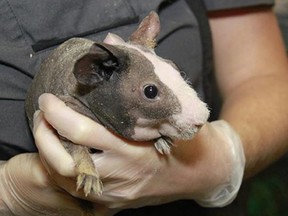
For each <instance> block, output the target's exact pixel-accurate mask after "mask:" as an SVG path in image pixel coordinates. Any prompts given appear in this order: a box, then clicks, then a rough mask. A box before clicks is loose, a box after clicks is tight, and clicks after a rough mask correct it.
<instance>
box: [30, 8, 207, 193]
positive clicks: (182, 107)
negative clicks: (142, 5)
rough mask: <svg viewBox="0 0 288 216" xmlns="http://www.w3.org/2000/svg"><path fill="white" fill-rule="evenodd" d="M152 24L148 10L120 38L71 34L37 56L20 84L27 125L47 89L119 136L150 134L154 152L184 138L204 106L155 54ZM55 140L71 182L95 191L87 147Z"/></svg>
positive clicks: (203, 115)
mask: <svg viewBox="0 0 288 216" xmlns="http://www.w3.org/2000/svg"><path fill="white" fill-rule="evenodd" d="M159 31H160V22H159V17H158V15H157V14H156V13H155V12H151V13H150V14H149V15H148V16H147V17H146V18H144V19H143V21H142V22H141V23H140V25H139V27H138V29H137V30H136V31H135V32H134V33H133V34H132V35H131V36H130V38H129V41H128V42H125V41H124V40H122V39H121V38H120V37H119V36H117V35H113V34H108V36H107V37H106V39H105V40H104V41H103V42H102V43H97V42H94V41H91V40H87V39H83V38H73V39H70V40H68V41H66V42H65V43H63V44H62V45H60V46H59V47H58V48H57V49H55V50H54V51H53V53H52V54H51V55H50V56H49V57H48V58H47V59H46V60H45V61H44V62H43V64H42V65H41V69H40V71H39V72H38V73H37V74H36V76H35V78H34V80H33V83H32V86H31V88H30V90H29V91H28V94H27V99H26V112H27V116H28V119H29V124H30V127H33V113H34V112H35V111H36V110H37V109H39V107H38V103H37V101H38V98H39V96H40V95H41V94H43V93H45V92H46V93H47V92H49V93H52V94H54V95H56V96H58V97H59V98H60V99H62V100H63V101H64V102H65V103H66V105H67V106H69V107H71V108H72V109H74V110H76V111H77V112H79V113H81V114H84V115H86V116H88V117H90V118H91V119H93V120H95V121H97V122H99V123H101V124H103V125H104V126H105V127H107V128H108V129H110V130H111V131H113V132H115V133H117V134H119V135H121V136H123V137H125V138H127V139H131V140H136V141H148V140H154V142H155V147H156V149H157V150H158V151H159V152H160V153H161V154H169V152H170V147H171V145H172V144H173V140H175V139H191V138H192V137H193V135H194V134H195V133H196V132H197V131H198V130H199V128H200V127H201V125H202V124H203V123H204V122H205V121H206V120H207V118H208V115H209V111H208V109H207V107H206V104H205V103H203V102H202V101H201V100H200V99H199V98H198V97H197V94H196V92H195V91H194V90H193V89H192V88H191V87H190V86H189V85H188V84H187V83H186V82H185V80H184V79H183V78H182V77H181V75H180V72H179V69H178V68H177V67H176V65H175V64H174V63H173V62H171V61H170V60H166V59H163V58H161V57H159V56H157V55H156V54H155V52H154V47H155V45H156V37H157V35H158V33H159ZM98 136H100V135H98ZM60 139H61V142H62V143H63V145H64V147H65V149H66V150H67V151H68V152H69V153H70V154H71V156H72V157H73V159H74V161H75V169H76V172H77V174H78V177H77V189H79V188H83V189H84V192H85V195H86V196H87V195H88V194H89V193H90V192H95V193H98V194H101V191H102V187H103V186H102V183H101V180H100V177H99V175H98V173H97V170H96V168H95V165H94V163H93V161H92V159H91V157H90V154H91V152H90V151H89V149H88V148H87V147H84V146H81V145H76V144H73V143H72V142H70V141H69V140H67V139H65V138H64V137H60ZM95 139H97V136H96V137H95ZM115 169H117V167H115Z"/></svg>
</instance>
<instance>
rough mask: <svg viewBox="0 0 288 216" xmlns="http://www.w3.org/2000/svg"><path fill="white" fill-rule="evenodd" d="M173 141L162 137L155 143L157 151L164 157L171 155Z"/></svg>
mask: <svg viewBox="0 0 288 216" xmlns="http://www.w3.org/2000/svg"><path fill="white" fill-rule="evenodd" d="M172 145H173V142H172V140H171V139H170V138H169V137H160V138H158V139H157V140H156V142H155V143H154V146H155V148H156V150H157V151H158V152H159V153H160V154H162V155H164V154H165V155H168V154H170V153H171V146H172Z"/></svg>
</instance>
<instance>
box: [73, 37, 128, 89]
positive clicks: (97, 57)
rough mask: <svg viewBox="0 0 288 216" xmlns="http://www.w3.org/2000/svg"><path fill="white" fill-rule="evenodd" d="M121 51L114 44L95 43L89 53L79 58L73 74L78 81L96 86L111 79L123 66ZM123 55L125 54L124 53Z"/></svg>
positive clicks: (85, 84)
mask: <svg viewBox="0 0 288 216" xmlns="http://www.w3.org/2000/svg"><path fill="white" fill-rule="evenodd" d="M120 52H121V51H119V49H117V48H116V47H114V46H111V45H106V44H105V45H104V44H98V43H94V44H93V45H92V46H91V48H90V50H89V51H88V53H86V54H84V55H83V56H82V57H81V58H80V59H78V60H77V61H76V63H75V65H74V69H73V74H74V76H75V78H76V79H77V81H78V83H79V84H81V85H84V86H90V87H95V86H96V85H97V84H98V83H100V82H103V81H104V80H106V81H107V80H109V79H110V77H111V76H112V74H113V73H114V72H119V71H120V67H122V59H121V57H117V56H116V55H114V53H115V54H117V55H118V56H119V55H121V54H120ZM122 55H123V54H122Z"/></svg>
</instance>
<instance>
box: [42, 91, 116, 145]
mask: <svg viewBox="0 0 288 216" xmlns="http://www.w3.org/2000/svg"><path fill="white" fill-rule="evenodd" d="M38 103H39V108H40V110H41V111H43V113H44V117H45V119H46V120H47V121H48V122H49V124H51V125H52V126H53V128H55V130H56V131H57V132H58V134H60V135H61V136H63V137H65V138H67V139H68V140H70V141H72V142H74V143H77V144H80V145H85V146H88V147H91V148H96V149H99V150H109V149H111V148H113V143H111V142H109V138H112V137H113V136H114V135H113V134H112V133H111V132H110V131H108V130H107V129H106V128H105V127H103V126H102V125H100V124H98V123H96V122H95V121H93V120H92V119H90V118H88V117H86V116H84V115H81V114H80V113H78V112H76V111H74V110H72V109H71V108H70V107H68V106H66V104H65V103H64V102H63V101H61V100H60V99H59V98H57V97H56V96H54V95H52V94H48V93H44V94H42V95H41V96H40V97H39V100H38ZM95 137H97V144H96V143H95Z"/></svg>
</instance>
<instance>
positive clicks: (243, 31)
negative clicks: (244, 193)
mask: <svg viewBox="0 0 288 216" xmlns="http://www.w3.org/2000/svg"><path fill="white" fill-rule="evenodd" d="M210 24H211V28H212V35H213V41H214V57H215V67H216V75H217V81H218V83H219V86H220V90H221V93H222V95H223V99H224V104H223V109H222V113H221V118H222V119H224V120H226V121H228V122H229V123H230V124H231V125H232V126H233V128H234V129H235V130H236V131H237V132H238V133H239V135H240V137H241V139H242V142H243V146H244V150H245V155H246V171H245V175H246V176H251V175H253V174H255V173H257V172H258V171H260V170H261V169H263V168H265V167H266V166H267V165H269V164H271V163H272V162H273V161H275V160H277V159H279V157H281V156H282V155H283V154H284V153H286V152H287V150H288V133H287V131H288V66H287V59H286V55H285V51H284V45H283V42H282V39H281V36H280V32H279V29H278V25H277V21H276V18H275V16H274V14H273V12H272V10H271V9H269V8H265V9H263V8H260V9H250V10H242V11H240V10H239V11H234V12H225V13H223V11H222V12H217V13H212V14H210Z"/></svg>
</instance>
